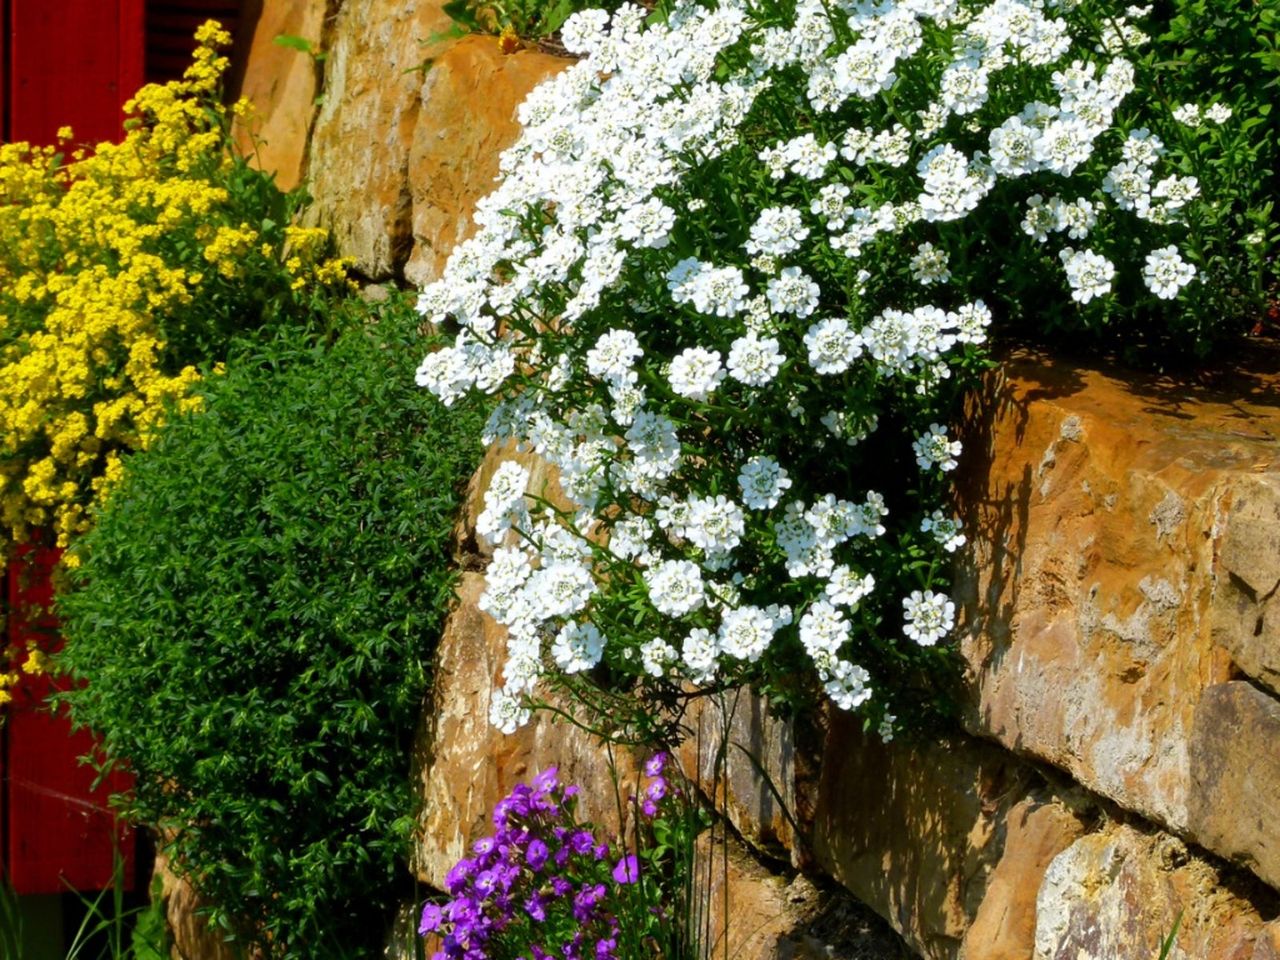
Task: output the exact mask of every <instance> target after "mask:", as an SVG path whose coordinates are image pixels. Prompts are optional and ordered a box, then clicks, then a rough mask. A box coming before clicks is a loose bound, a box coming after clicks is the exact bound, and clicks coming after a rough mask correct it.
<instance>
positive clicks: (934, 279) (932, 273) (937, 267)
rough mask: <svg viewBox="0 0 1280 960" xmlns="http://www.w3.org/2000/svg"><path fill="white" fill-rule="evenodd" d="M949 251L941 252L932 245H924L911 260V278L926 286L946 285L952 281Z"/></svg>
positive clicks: (918, 248)
mask: <svg viewBox="0 0 1280 960" xmlns="http://www.w3.org/2000/svg"><path fill="white" fill-rule="evenodd" d="M948 262H949V258H948V257H947V251H945V250H939V249H938V248H937V247H935V246H934V245H933V244H932V243H922V244H920V246H918V247H917V248H916V255H915V256H914V257H912V258H911V276H912V277H914V278H915V279H916V280H918V281H919V282H920V283H922V284H924V285H925V286H929V285H930V284H934V283H946V282H947V281H948V280H950V279H951V270H950V269H949V268H948Z"/></svg>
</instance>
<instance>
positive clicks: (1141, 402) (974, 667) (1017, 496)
mask: <svg viewBox="0 0 1280 960" xmlns="http://www.w3.org/2000/svg"><path fill="white" fill-rule="evenodd" d="M1261 396H1262V397H1263V398H1264V399H1265V394H1262V395H1261ZM969 414H970V416H969V417H968V421H969V424H970V427H971V431H970V435H969V436H968V437H967V438H966V441H967V442H966V463H965V465H964V466H963V467H962V470H963V471H964V476H962V477H961V479H960V481H959V494H960V507H961V513H962V516H963V519H964V522H965V526H966V528H967V529H968V531H969V532H970V537H971V541H972V547H971V549H970V550H969V552H968V554H967V555H966V557H965V559H964V560H963V561H962V562H961V563H960V564H959V569H958V593H959V595H960V598H961V600H962V601H963V602H962V606H963V608H964V617H963V620H964V623H963V626H962V629H961V631H959V633H960V638H961V639H960V642H961V651H962V653H963V656H964V659H965V661H966V664H967V670H968V677H967V679H968V683H969V709H968V715H967V718H966V722H967V725H968V727H969V728H970V729H971V730H972V731H973V732H975V733H979V734H982V735H984V736H989V737H993V738H995V739H996V740H998V741H999V742H1001V743H1002V744H1004V745H1006V746H1008V747H1009V748H1011V749H1014V750H1016V751H1018V752H1020V753H1024V754H1030V755H1032V756H1035V757H1038V758H1040V759H1043V760H1045V761H1048V762H1049V763H1052V764H1054V765H1056V766H1059V767H1061V768H1063V769H1065V770H1067V771H1069V772H1070V773H1071V774H1072V775H1073V776H1074V777H1075V778H1076V779H1077V780H1079V781H1080V782H1081V783H1082V784H1084V785H1085V786H1087V787H1088V788H1090V789H1091V790H1094V791H1096V792H1097V793H1100V794H1102V795H1103V796H1106V797H1109V798H1111V799H1114V800H1115V801H1116V802H1117V803H1119V804H1121V805H1122V806H1124V807H1127V808H1128V809H1130V810H1134V811H1137V812H1139V813H1141V814H1143V815H1145V816H1147V817H1150V818H1151V819H1153V820H1155V821H1156V822H1158V823H1160V824H1162V825H1164V826H1166V827H1168V828H1170V829H1172V830H1173V831H1175V832H1178V833H1182V834H1184V835H1186V836H1188V837H1189V838H1191V839H1193V840H1196V841H1198V842H1202V843H1204V844H1205V845H1206V846H1208V847H1210V849H1217V848H1215V847H1214V843H1215V839H1214V837H1211V836H1208V835H1205V836H1203V837H1201V836H1199V835H1197V834H1196V832H1195V831H1194V829H1193V824H1192V821H1191V817H1190V811H1191V809H1192V808H1193V807H1194V806H1196V805H1198V804H1200V803H1201V800H1200V799H1199V798H1197V797H1196V796H1195V789H1196V788H1195V785H1194V782H1193V779H1192V776H1191V760H1190V750H1191V732H1192V730H1193V728H1195V727H1196V726H1197V724H1198V721H1197V711H1198V709H1199V704H1200V700H1201V698H1202V696H1203V695H1204V691H1205V690H1206V689H1208V688H1210V687H1212V686H1214V685H1215V684H1220V683H1223V682H1225V681H1227V680H1230V679H1231V678H1232V673H1233V670H1236V669H1245V670H1257V671H1258V672H1259V674H1262V675H1263V676H1264V677H1265V675H1266V669H1268V668H1267V667H1266V666H1265V665H1266V664H1267V663H1274V660H1275V657H1276V656H1277V654H1276V653H1275V644H1274V643H1268V642H1267V641H1266V639H1265V638H1263V637H1262V636H1261V634H1260V635H1259V636H1258V637H1257V638H1255V637H1253V636H1252V633H1250V635H1248V636H1238V635H1237V636H1236V637H1235V638H1233V641H1232V642H1231V643H1228V642H1227V641H1226V639H1225V633H1226V631H1227V629H1228V627H1227V624H1226V617H1225V615H1224V614H1222V613H1221V612H1220V611H1221V610H1222V609H1223V608H1224V607H1230V608H1231V609H1232V610H1233V611H1235V610H1238V608H1239V606H1240V604H1239V597H1238V596H1234V597H1233V596H1232V595H1231V591H1230V590H1228V589H1226V587H1227V586H1229V585H1230V584H1232V583H1234V582H1235V581H1233V580H1232V576H1233V574H1231V569H1232V568H1233V567H1239V568H1241V569H1244V570H1245V571H1246V573H1245V576H1246V577H1248V578H1250V579H1248V581H1247V585H1248V588H1249V590H1252V591H1253V594H1254V600H1255V601H1256V602H1255V603H1254V607H1256V608H1257V610H1256V611H1254V610H1247V611H1246V612H1245V614H1243V616H1244V617H1245V618H1246V619H1247V618H1248V617H1250V616H1252V619H1253V621H1254V623H1255V624H1257V623H1262V624H1263V626H1264V627H1265V628H1266V629H1267V630H1269V629H1271V627H1269V626H1266V625H1267V624H1269V623H1270V620H1271V619H1274V616H1275V615H1274V613H1272V614H1269V618H1268V615H1265V611H1263V610H1262V605H1263V603H1264V599H1265V597H1266V594H1267V591H1268V590H1270V585H1269V584H1265V583H1264V582H1263V581H1265V580H1266V579H1267V577H1271V576H1272V574H1273V573H1274V572H1275V570H1276V564H1277V563H1278V562H1280V561H1277V560H1276V558H1275V554H1274V552H1269V547H1270V543H1271V541H1272V538H1274V537H1275V536H1277V534H1276V519H1275V516H1274V512H1275V511H1274V504H1275V502H1276V500H1275V496H1274V491H1275V488H1276V487H1275V485H1276V483H1277V478H1278V477H1280V445H1278V444H1276V442H1275V440H1274V438H1275V437H1276V436H1277V435H1280V409H1277V407H1276V406H1274V405H1269V404H1267V403H1265V402H1255V401H1252V400H1249V399H1235V398H1230V397H1225V396H1217V395H1213V394H1206V395H1204V396H1200V397H1197V398H1196V401H1195V404H1194V406H1193V407H1188V408H1186V409H1183V408H1180V406H1179V404H1178V403H1176V402H1175V401H1174V399H1173V397H1172V396H1170V395H1169V394H1167V393H1161V388H1160V385H1159V384H1158V383H1151V384H1143V383H1140V382H1135V381H1133V380H1125V381H1122V380H1119V379H1116V378H1115V377H1113V376H1111V375H1108V374H1106V373H1104V372H1101V371H1098V370H1081V369H1078V368H1074V367H1068V366H1066V365H1063V364H1053V363H1048V362H1045V361H1043V360H1040V359H1038V358H1034V357H1026V356H1022V357H1015V358H1014V359H1013V360H1012V361H1011V362H1010V363H1008V364H1007V365H1006V367H1005V368H1004V376H1003V379H1002V380H1001V382H999V383H998V384H993V386H992V387H991V389H989V390H988V391H986V392H985V393H981V394H979V395H977V396H975V397H974V398H973V401H972V403H971V405H970V410H969ZM1237 506H1239V507H1240V509H1239V511H1237V510H1236V507H1237ZM1234 576H1235V577H1236V580H1239V581H1240V582H1241V583H1245V581H1244V580H1242V579H1241V577H1240V574H1239V573H1238V572H1237V573H1236V574H1234ZM1273 579H1280V575H1276V577H1273ZM1255 582H1256V583H1257V584H1258V586H1257V587H1254V586H1253V584H1254V583H1255ZM1243 589H1244V588H1243V587H1242V588H1241V590H1243ZM1239 592H1240V591H1237V593H1239ZM1266 602H1268V603H1269V601H1266ZM1255 614H1256V615H1255ZM1259 617H1261V618H1262V619H1259ZM1215 624H1216V631H1215V629H1214V626H1215ZM1215 632H1216V636H1215ZM1242 651H1243V652H1242ZM1268 658H1270V659H1268ZM1233 659H1234V660H1235V666H1234V667H1233ZM1224 748H1225V749H1228V750H1229V751H1230V752H1231V753H1232V754H1234V755H1236V756H1238V757H1239V758H1240V761H1241V762H1244V760H1245V758H1248V757H1251V756H1254V755H1255V754H1256V753H1257V752H1258V751H1259V750H1263V749H1267V745H1266V744H1264V743H1260V742H1257V741H1245V740H1241V741H1237V742H1235V743H1232V744H1224ZM1255 802H1256V806H1257V809H1258V810H1259V811H1260V812H1261V811H1263V810H1265V811H1269V814H1268V817H1269V819H1270V820H1271V821H1272V822H1276V821H1277V820H1278V819H1280V790H1277V789H1271V790H1269V791H1266V792H1264V793H1262V794H1259V795H1258V797H1257V799H1256V801H1255ZM1219 852H1222V853H1224V854H1226V855H1233V856H1240V855H1242V853H1243V852H1242V851H1240V850H1238V849H1235V848H1231V849H1226V848H1222V849H1219ZM1276 852H1277V851H1276V850H1275V849H1270V850H1256V851H1252V852H1251V853H1250V856H1251V857H1252V858H1253V860H1255V861H1256V862H1257V863H1259V864H1262V863H1263V862H1264V861H1265V862H1267V863H1268V865H1267V866H1264V867H1261V866H1260V869H1261V870H1262V871H1263V873H1264V875H1266V876H1271V877H1274V876H1276V875H1277V874H1280V859H1277V857H1276Z"/></svg>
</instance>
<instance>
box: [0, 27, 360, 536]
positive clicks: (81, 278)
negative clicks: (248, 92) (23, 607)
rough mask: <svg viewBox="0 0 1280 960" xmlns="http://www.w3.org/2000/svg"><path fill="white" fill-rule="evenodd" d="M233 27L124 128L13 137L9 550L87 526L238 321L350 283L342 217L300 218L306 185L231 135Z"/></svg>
mask: <svg viewBox="0 0 1280 960" xmlns="http://www.w3.org/2000/svg"><path fill="white" fill-rule="evenodd" d="M230 40H231V37H230V35H229V34H228V33H227V32H226V31H225V30H223V29H222V28H221V27H220V26H219V25H218V24H217V23H216V22H213V21H209V22H208V23H206V24H205V25H204V26H202V27H201V28H200V29H199V31H198V32H197V34H196V42H197V47H196V50H195V55H194V60H193V62H192V64H191V66H190V67H188V68H187V71H186V73H185V75H184V77H183V79H182V80H178V81H174V82H171V83H168V84H164V85H159V84H149V85H147V86H145V87H143V88H142V89H141V90H140V91H138V93H137V94H136V95H135V96H134V98H133V99H132V100H130V101H129V103H127V104H126V105H125V112H126V113H127V114H130V115H132V118H131V119H130V120H128V121H127V122H126V128H127V134H126V136H125V139H124V142H122V143H119V144H114V143H100V144H98V145H97V147H96V149H95V150H94V151H93V152H91V153H90V152H87V151H86V150H84V149H71V148H70V146H69V143H70V140H71V138H72V136H73V133H72V131H71V130H69V129H65V128H64V129H63V130H62V131H61V132H60V135H61V143H60V144H59V145H58V146H57V147H39V146H32V145H30V144H26V143H10V144H4V145H0V559H2V558H3V557H4V556H5V555H6V554H7V552H8V549H7V548H8V547H9V545H10V544H11V543H14V542H16V543H21V542H23V541H25V540H27V539H29V538H30V537H31V535H32V533H33V531H36V530H47V531H48V532H49V533H51V534H52V538H53V539H54V540H55V541H56V543H57V545H58V546H61V547H65V546H66V545H67V544H68V542H69V540H70V538H71V537H73V536H74V535H76V534H78V533H82V532H83V531H84V530H85V529H86V527H87V525H88V510H89V507H90V505H91V504H92V503H94V502H101V500H102V498H103V496H104V494H105V493H106V491H107V489H108V488H109V487H110V486H111V485H112V484H114V483H116V482H117V481H118V480H119V478H120V474H121V469H122V467H121V457H122V455H124V454H125V453H127V452H128V451H130V450H134V449H138V448H140V447H144V446H146V444H147V443H148V441H149V438H150V437H151V436H152V435H153V434H154V431H155V427H156V426H157V424H158V423H159V421H160V420H161V418H162V417H163V415H164V411H165V409H166V407H168V406H169V405H173V406H174V407H175V408H176V409H177V410H178V411H182V410H186V409H191V408H193V407H195V406H197V405H198V404H199V400H198V399H197V398H196V397H195V396H194V395H193V392H192V388H193V386H194V384H195V383H196V381H197V380H198V379H199V378H200V376H201V373H200V371H199V369H198V368H199V367H200V366H201V365H212V364H213V363H214V362H215V361H216V360H219V359H221V358H222V357H223V356H224V354H225V351H226V347H227V343H228V341H229V340H230V338H231V336H232V335H233V334H234V333H235V332H237V331H238V330H241V329H243V328H245V327H246V326H250V325H256V324H257V323H259V322H262V321H263V320H264V319H265V317H266V315H268V314H269V313H270V312H271V309H273V307H274V306H275V305H279V304H280V303H282V302H284V301H288V303H289V304H290V305H291V306H298V305H301V304H303V303H305V302H309V301H310V300H311V298H312V297H314V296H322V295H323V294H324V293H325V292H326V291H330V290H345V289H346V284H347V280H346V273H345V268H344V266H343V264H342V263H341V262H339V261H336V260H332V259H327V256H326V255H327V249H328V234H327V232H326V231H323V230H315V229H308V228H295V227H291V226H288V223H289V220H290V215H291V213H292V209H293V207H294V206H296V204H297V203H298V201H299V199H300V197H299V196H293V197H289V196H286V195H285V194H282V193H281V192H280V191H279V190H277V189H276V188H275V186H274V184H272V182H271V180H270V178H269V177H268V176H267V175H265V174H263V173H260V172H258V171H255V170H253V169H252V168H250V167H249V166H248V164H247V162H246V161H245V160H244V159H243V158H242V157H239V156H238V155H236V154H235V153H234V151H233V148H232V142H231V138H230V136H229V129H230V114H231V112H232V110H235V111H243V110H244V109H245V107H244V105H243V104H238V105H237V106H236V107H235V108H232V110H229V109H228V108H227V107H226V106H224V105H223V103H222V97H221V79H222V75H223V73H224V72H225V71H226V69H227V66H228V64H229V61H228V60H227V58H226V57H223V56H220V55H219V53H218V50H219V48H220V47H222V46H224V45H226V44H228V43H230ZM64 150H70V157H69V158H68V157H67V156H65V155H64Z"/></svg>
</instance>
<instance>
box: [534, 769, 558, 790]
mask: <svg viewBox="0 0 1280 960" xmlns="http://www.w3.org/2000/svg"><path fill="white" fill-rule="evenodd" d="M558 775H559V771H558V770H557V769H556V768H555V767H547V769H545V770H543V771H542V772H541V773H539V774H536V775H535V776H534V778H533V789H534V790H551V789H553V788H554V787H555V785H556V777H557V776H558Z"/></svg>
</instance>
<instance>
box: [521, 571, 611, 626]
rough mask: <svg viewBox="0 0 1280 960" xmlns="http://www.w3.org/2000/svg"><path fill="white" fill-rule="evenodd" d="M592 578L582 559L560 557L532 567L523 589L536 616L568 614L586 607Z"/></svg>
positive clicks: (593, 587) (543, 618)
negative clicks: (557, 560) (580, 560)
mask: <svg viewBox="0 0 1280 960" xmlns="http://www.w3.org/2000/svg"><path fill="white" fill-rule="evenodd" d="M595 592H596V582H595V579H594V578H593V577H592V576H591V568H590V567H588V566H586V565H585V564H582V563H575V562H570V561H560V562H556V563H550V564H547V565H546V566H544V567H543V568H542V569H540V570H536V571H534V573H533V574H532V575H531V576H530V577H529V579H528V581H527V582H526V585H525V593H526V596H527V597H528V598H529V602H530V604H531V606H532V607H533V608H534V610H535V611H536V618H537V619H539V620H550V619H552V618H553V617H570V616H573V615H574V614H575V613H578V612H580V611H581V610H582V609H583V608H584V607H586V605H587V602H588V601H589V600H590V599H591V596H592V594H594V593H595Z"/></svg>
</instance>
